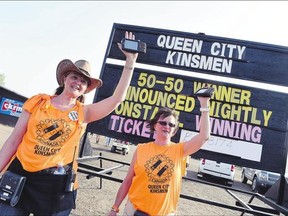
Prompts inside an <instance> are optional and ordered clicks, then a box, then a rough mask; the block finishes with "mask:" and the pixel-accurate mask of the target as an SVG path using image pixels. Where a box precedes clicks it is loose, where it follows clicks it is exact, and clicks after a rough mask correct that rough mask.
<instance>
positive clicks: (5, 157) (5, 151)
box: [0, 110, 30, 172]
mask: <svg viewBox="0 0 288 216" xmlns="http://www.w3.org/2000/svg"><path fill="white" fill-rule="evenodd" d="M29 117H30V113H28V112H27V111H26V110H23V111H22V113H21V115H20V117H19V119H18V121H17V124H16V125H15V128H14V129H13V132H12V133H11V135H10V136H9V137H8V139H7V140H6V142H5V143H4V145H3V147H2V149H1V151H0V172H2V170H3V169H4V168H5V167H6V166H7V164H8V163H9V162H10V160H11V158H12V157H13V155H14V154H15V152H16V150H17V147H18V146H19V144H20V142H21V141H22V139H23V136H24V133H25V132H26V129H27V123H28V119H29Z"/></svg>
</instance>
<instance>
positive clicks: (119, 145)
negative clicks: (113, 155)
mask: <svg viewBox="0 0 288 216" xmlns="http://www.w3.org/2000/svg"><path fill="white" fill-rule="evenodd" d="M129 150H130V146H129V143H128V142H123V141H119V140H117V141H113V142H112V145H111V152H116V151H120V152H122V155H126V154H128V152H129Z"/></svg>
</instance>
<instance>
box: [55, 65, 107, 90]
mask: <svg viewBox="0 0 288 216" xmlns="http://www.w3.org/2000/svg"><path fill="white" fill-rule="evenodd" d="M70 72H77V73H80V74H82V75H84V76H85V77H87V78H88V79H89V80H90V83H89V84H88V87H87V89H86V91H85V92H84V94H86V93H88V92H90V91H92V90H93V89H95V88H99V87H101V86H102V80H101V79H96V78H93V77H91V76H90V72H91V68H90V64H89V62H87V61H85V60H78V61H76V62H75V63H73V62H72V61H71V60H69V59H64V60H62V61H61V62H60V63H59V64H58V66H57V70H56V78H57V82H58V84H59V85H60V86H61V85H63V84H64V75H66V74H68V73H70Z"/></svg>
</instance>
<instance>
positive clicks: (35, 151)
mask: <svg viewBox="0 0 288 216" xmlns="http://www.w3.org/2000/svg"><path fill="white" fill-rule="evenodd" d="M52 97H53V96H49V95H46V94H39V95H35V96H33V97H31V98H30V99H28V100H27V101H26V102H25V103H24V105H23V108H24V109H25V110H26V111H28V112H29V113H30V114H31V115H30V118H29V120H28V125H27V131H26V133H25V135H24V137H23V140H22V142H21V143H20V145H19V147H18V149H17V152H16V156H17V158H18V159H19V161H20V162H21V164H22V166H23V168H24V169H25V170H26V171H28V172H36V171H39V170H43V169H46V168H49V167H55V166H57V164H58V163H62V164H63V165H67V164H69V163H71V162H72V161H73V159H74V160H76V159H77V158H78V151H79V145H78V144H79V141H80V137H81V135H82V133H81V132H82V128H83V127H82V123H83V119H84V112H83V104H82V103H80V102H78V101H77V104H76V105H75V106H74V107H73V108H71V109H69V110H66V111H61V110H58V109H56V108H54V107H53V105H52V104H51V98H52ZM73 165H74V170H77V163H76V162H74V163H73Z"/></svg>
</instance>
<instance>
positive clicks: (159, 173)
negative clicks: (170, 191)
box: [145, 154, 174, 184]
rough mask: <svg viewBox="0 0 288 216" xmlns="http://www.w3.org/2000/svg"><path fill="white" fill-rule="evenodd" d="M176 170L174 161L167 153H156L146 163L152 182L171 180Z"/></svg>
mask: <svg viewBox="0 0 288 216" xmlns="http://www.w3.org/2000/svg"><path fill="white" fill-rule="evenodd" d="M173 170H174V163H173V161H172V160H171V159H170V158H169V157H167V156H165V155H162V154H160V155H156V156H155V157H153V158H151V159H150V160H148V161H147V162H146V164H145V172H146V173H147V175H148V178H149V181H150V182H151V183H156V184H157V183H158V184H164V183H165V182H169V181H170V178H171V176H172V173H173Z"/></svg>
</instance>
